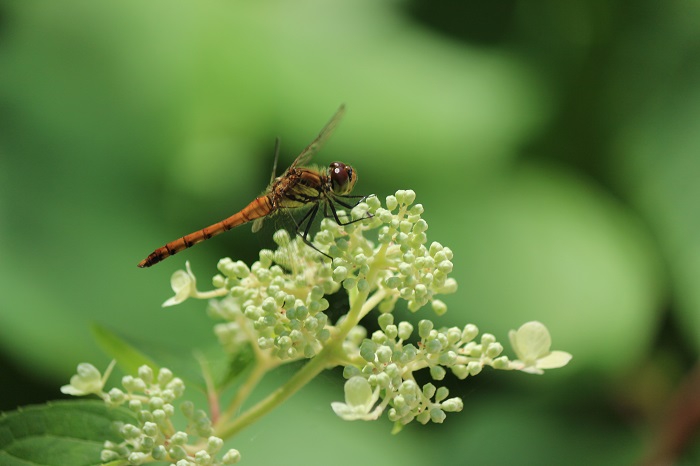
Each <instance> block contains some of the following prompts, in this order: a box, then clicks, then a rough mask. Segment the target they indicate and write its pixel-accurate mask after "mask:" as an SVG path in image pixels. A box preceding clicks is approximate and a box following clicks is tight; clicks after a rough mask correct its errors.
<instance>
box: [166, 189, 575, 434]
mask: <svg viewBox="0 0 700 466" xmlns="http://www.w3.org/2000/svg"><path fill="white" fill-rule="evenodd" d="M414 201H415V193H414V192H413V191H410V190H405V191H403V190H401V191H397V192H396V195H394V196H388V197H387V198H386V203H385V207H383V206H382V204H381V202H380V201H379V199H378V198H377V197H376V196H370V197H368V198H367V199H366V200H365V201H364V202H361V203H359V204H358V205H357V206H356V207H355V208H354V209H353V210H352V211H351V212H350V213H346V212H343V211H338V215H339V218H340V220H341V223H343V225H342V226H341V225H338V224H337V223H336V222H334V221H331V220H330V219H324V220H323V221H322V222H321V229H320V231H319V233H318V234H317V235H316V236H315V237H314V241H313V246H311V247H310V245H308V244H304V242H303V240H302V238H300V237H296V238H294V239H292V238H290V236H289V234H288V233H287V232H286V231H283V230H282V231H278V232H277V233H275V235H274V240H275V242H276V243H277V245H278V248H277V250H275V251H270V250H263V251H261V252H260V255H259V260H258V261H256V262H255V263H254V264H253V265H252V266H251V267H248V266H247V265H246V264H245V263H243V262H241V261H237V262H236V261H233V260H231V259H229V258H226V259H222V260H221V261H219V264H218V270H219V272H220V273H219V274H217V275H216V276H214V278H213V284H214V287H215V289H214V290H212V291H209V292H200V291H197V289H196V286H195V284H196V279H195V277H194V275H193V274H192V272H191V270H190V269H189V265H188V267H187V271H179V272H176V274H175V275H173V279H172V284H173V290H174V291H175V293H176V296H175V297H173V298H171V299H170V300H168V301H167V302H166V303H165V305H171V304H175V303H177V302H181V301H182V300H183V299H186V298H187V297H195V298H200V299H201V298H209V297H220V298H221V299H213V300H211V301H210V304H209V313H210V315H212V316H214V317H215V318H218V319H220V320H222V321H223V323H220V324H218V325H217V326H216V327H215V332H216V334H217V336H218V338H219V341H220V343H221V344H222V345H223V346H224V347H225V348H227V349H228V350H230V351H231V352H232V353H234V352H236V351H237V349H238V348H240V347H241V345H247V344H249V345H252V346H253V347H254V349H255V351H256V354H257V359H258V363H259V364H264V363H266V366H267V367H268V368H271V367H274V366H275V365H277V364H280V363H282V362H283V361H291V360H296V359H301V358H313V357H316V356H319V354H320V353H321V352H322V351H323V350H324V348H332V347H334V345H335V346H336V347H340V348H341V349H342V351H341V352H340V353H338V352H335V353H333V355H332V356H331V355H330V352H329V354H326V355H324V357H327V358H328V361H326V364H325V367H330V366H334V365H342V366H344V368H345V370H344V376H345V377H346V378H347V379H348V380H347V383H346V385H345V396H346V402H345V403H334V404H333V409H334V410H335V412H336V413H337V414H338V415H339V416H341V417H342V418H344V419H347V420H354V419H365V420H369V419H376V418H377V417H378V416H379V415H381V414H382V412H383V411H384V410H386V409H387V408H388V415H389V418H390V419H392V420H393V421H395V423H396V426H397V428H400V427H401V426H403V425H405V424H407V423H409V422H411V421H412V420H414V419H415V420H417V421H418V422H421V423H427V422H429V421H432V422H443V420H444V419H445V415H446V414H445V413H447V412H455V411H460V410H461V409H462V407H463V405H462V400H461V399H459V398H448V396H449V392H448V390H447V388H446V387H436V386H435V385H434V384H433V383H427V384H425V385H423V386H422V387H420V386H419V385H418V383H417V382H416V381H415V378H414V373H415V372H416V371H420V370H423V369H425V370H427V371H429V373H430V376H431V378H432V379H433V380H434V381H441V380H443V379H444V378H445V376H446V374H447V372H448V371H449V372H451V373H452V374H454V375H455V376H456V377H457V378H459V379H464V378H466V377H467V376H469V375H476V374H478V373H479V372H481V370H482V369H483V367H485V366H490V367H492V368H494V369H505V370H522V371H526V372H532V373H541V370H542V369H544V368H554V367H561V366H562V365H564V364H566V363H567V362H568V359H567V357H568V358H570V355H568V353H562V352H550V351H549V345H550V344H551V340H550V338H549V333H548V331H547V329H546V327H544V326H543V325H542V324H539V323H537V322H532V323H528V324H526V325H525V326H523V327H521V329H520V330H518V331H517V332H512V334H511V343H512V344H513V346H514V348H515V351H516V354H517V355H518V357H519V359H517V360H514V361H511V360H509V359H508V358H507V357H506V356H501V353H502V351H503V346H502V345H501V344H500V343H498V342H497V341H496V338H495V337H494V336H493V335H491V334H488V333H485V334H483V335H482V336H481V338H480V339H479V340H478V341H477V340H475V339H476V337H477V335H478V333H479V331H478V329H477V327H476V326H474V325H471V324H468V325H466V326H464V327H463V328H457V327H452V328H444V329H434V328H433V323H432V322H431V321H430V320H427V319H424V320H421V321H420V322H419V324H418V332H417V337H416V336H414V327H413V324H411V323H410V322H400V323H398V324H395V323H394V316H393V314H392V311H393V310H394V307H395V305H396V303H397V302H398V301H399V300H403V301H405V303H406V307H407V308H408V309H409V310H410V311H412V312H417V311H418V310H419V309H421V308H423V307H425V306H426V305H430V307H431V308H432V310H433V311H434V312H435V313H436V314H437V315H441V314H443V313H445V312H446V310H447V306H446V305H445V303H444V302H443V301H441V300H440V299H437V296H438V295H440V294H447V293H453V292H455V291H456V289H457V284H456V282H455V280H454V279H453V278H450V277H449V276H448V275H449V273H450V272H451V271H452V268H453V264H452V259H453V253H452V251H451V250H450V248H447V247H444V246H442V245H441V244H440V243H437V242H433V243H430V244H428V240H427V236H426V231H427V229H428V224H427V223H426V222H425V220H423V219H422V218H421V215H422V214H423V206H422V205H421V204H415V203H414ZM371 231H373V232H374V234H373V235H371V234H370V232H371ZM323 256H327V257H332V258H333V259H332V260H327V258H326V257H323ZM341 287H342V288H344V289H345V291H346V292H347V295H348V301H349V310H348V312H347V314H346V315H344V316H343V317H341V319H340V320H339V321H338V322H335V323H333V322H330V321H329V319H328V316H327V315H326V313H325V311H326V310H327V309H328V307H329V303H328V301H327V300H326V298H325V296H327V295H329V294H332V293H335V292H337V291H338V290H340V288H341ZM375 308H378V309H379V311H380V313H381V314H380V315H379V326H380V328H381V330H378V331H376V332H375V333H374V334H372V335H371V338H369V339H368V338H366V333H367V332H366V330H365V329H364V328H363V327H362V326H360V325H359V322H360V320H361V319H362V318H363V317H365V316H366V315H367V314H368V313H369V312H370V311H371V310H372V309H375ZM411 339H413V340H414V341H415V344H414V343H412V342H411ZM319 367H322V366H321V365H319ZM380 399H381V402H380V401H379V400H380Z"/></svg>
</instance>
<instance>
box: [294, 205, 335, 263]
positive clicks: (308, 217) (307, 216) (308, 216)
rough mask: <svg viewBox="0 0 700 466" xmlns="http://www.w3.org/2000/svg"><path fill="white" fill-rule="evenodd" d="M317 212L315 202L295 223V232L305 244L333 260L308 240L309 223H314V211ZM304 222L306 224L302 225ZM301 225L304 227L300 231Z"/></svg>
mask: <svg viewBox="0 0 700 466" xmlns="http://www.w3.org/2000/svg"><path fill="white" fill-rule="evenodd" d="M317 212H318V203H316V204H315V205H314V206H313V207H312V208H311V210H309V211H308V212H307V213H306V214H304V216H303V217H302V219H301V220H300V221H299V222H298V223H296V234H297V235H299V236H300V237H301V240H302V241H303V242H304V243H306V245H307V246H309V247H311V248H313V249H315V250H316V251H317V252H320V253H321V254H323V255H324V256H326V257H327V258H329V259H330V260H333V258H332V257H331V256H329V255H328V254H326V253H325V252H323V251H321V250H320V249H318V248H317V247H316V246H314V245H313V244H312V243H311V241H309V238H308V237H309V230H310V229H311V225H312V224H313V223H314V219H315V218H316V213H317ZM304 222H306V226H304ZM302 227H303V228H304V232H303V233H302V232H301V229H302Z"/></svg>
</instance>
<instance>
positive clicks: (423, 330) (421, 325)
mask: <svg viewBox="0 0 700 466" xmlns="http://www.w3.org/2000/svg"><path fill="white" fill-rule="evenodd" d="M432 329H433V323H432V322H431V321H429V320H427V319H423V320H421V321H420V322H418V335H420V337H421V338H428V336H429V335H430V331H431V330H432Z"/></svg>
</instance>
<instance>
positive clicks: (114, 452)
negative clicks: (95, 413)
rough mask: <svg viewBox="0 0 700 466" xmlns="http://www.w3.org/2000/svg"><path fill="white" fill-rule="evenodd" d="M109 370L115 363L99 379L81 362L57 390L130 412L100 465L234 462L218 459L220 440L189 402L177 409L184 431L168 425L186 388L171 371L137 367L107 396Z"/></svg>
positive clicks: (233, 456)
mask: <svg viewBox="0 0 700 466" xmlns="http://www.w3.org/2000/svg"><path fill="white" fill-rule="evenodd" d="M112 367H113V364H112V365H110V367H109V368H108V369H107V371H105V375H104V376H102V375H101V374H100V372H99V371H98V370H97V369H96V368H95V367H94V366H92V365H91V364H87V363H82V364H80V365H79V366H78V373H77V374H76V375H74V376H73V377H72V378H71V383H70V385H64V386H63V387H61V391H62V392H63V393H66V394H70V395H88V394H95V395H97V396H99V397H100V398H102V399H103V400H104V401H105V403H107V404H108V405H110V406H114V407H116V406H125V407H127V408H128V409H129V410H130V411H131V412H132V413H133V415H134V422H133V423H125V422H118V423H115V427H116V429H117V431H118V433H119V436H120V437H121V438H122V439H123V440H122V441H121V442H119V443H117V442H111V441H107V442H105V444H104V449H103V450H102V454H101V460H102V462H104V463H108V462H111V461H118V460H122V461H126V463H127V464H132V465H138V464H144V463H148V462H152V461H169V462H171V464H176V465H177V466H195V465H197V466H202V465H205V466H220V465H228V464H234V463H236V462H238V460H239V459H240V454H239V452H238V451H237V450H234V449H231V450H228V451H227V452H226V453H225V454H224V455H223V456H222V458H221V459H217V457H216V455H217V453H219V451H220V450H221V449H222V447H223V440H222V439H220V438H218V437H215V436H213V435H211V434H212V426H211V422H210V421H209V418H208V417H207V415H206V413H205V412H204V411H202V410H195V409H194V405H193V404H192V403H191V402H189V401H186V402H184V403H182V404H181V405H180V409H181V411H182V413H183V414H184V416H185V418H186V419H187V423H188V425H187V428H186V429H184V430H176V428H175V427H174V425H173V422H172V417H173V415H174V414H175V407H174V405H173V403H174V402H175V400H176V399H178V398H180V397H181V396H182V395H183V393H184V391H185V385H184V383H183V382H182V380H181V379H180V378H178V377H174V376H173V373H172V372H171V371H170V370H169V369H167V368H161V369H160V370H159V371H158V374H157V376H156V375H155V374H154V372H153V370H152V369H151V368H150V367H149V366H146V365H144V366H141V367H140V368H139V369H138V375H137V376H131V375H126V376H124V377H123V378H122V381H121V385H122V388H117V387H114V388H112V389H110V390H108V391H106V392H105V390H104V385H105V383H106V380H107V378H108V377H109V373H110V372H111V370H112ZM190 437H193V438H194V439H195V440H196V441H195V443H194V444H190V441H191V438H190Z"/></svg>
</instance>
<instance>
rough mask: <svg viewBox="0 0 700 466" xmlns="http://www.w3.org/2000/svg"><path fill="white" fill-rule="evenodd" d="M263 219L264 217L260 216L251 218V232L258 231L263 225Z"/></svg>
mask: <svg viewBox="0 0 700 466" xmlns="http://www.w3.org/2000/svg"><path fill="white" fill-rule="evenodd" d="M264 221H265V217H260V218H256V219H255V220H253V233H257V232H258V231H260V229H261V228H262V226H263V222H264Z"/></svg>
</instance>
